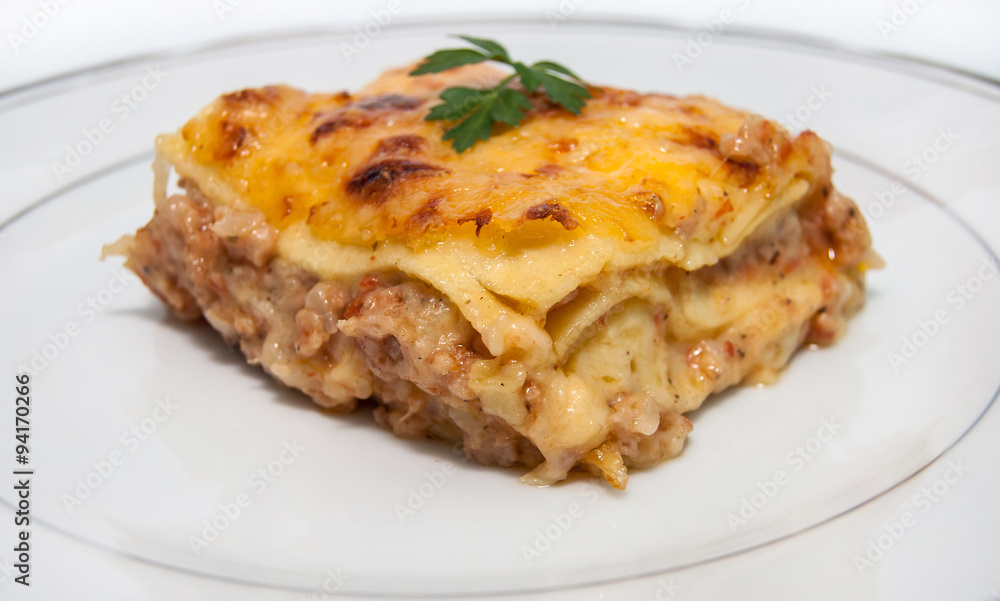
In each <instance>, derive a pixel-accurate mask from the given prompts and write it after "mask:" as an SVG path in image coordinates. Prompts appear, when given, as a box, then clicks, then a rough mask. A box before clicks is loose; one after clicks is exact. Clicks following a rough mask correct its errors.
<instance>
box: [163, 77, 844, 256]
mask: <svg viewBox="0 0 1000 601" xmlns="http://www.w3.org/2000/svg"><path fill="white" fill-rule="evenodd" d="M406 72H407V70H406V69H400V70H395V71H390V72H388V73H387V74H386V75H383V76H382V78H380V79H379V80H378V81H376V82H375V83H373V84H372V85H371V86H369V87H368V89H367V90H365V91H362V92H361V93H359V94H357V95H351V94H348V93H346V92H342V93H339V94H308V93H305V92H302V91H299V90H295V89H292V88H288V87H283V86H277V87H267V88H263V89H259V90H245V91H242V92H238V93H234V94H228V95H225V96H223V97H221V98H220V99H218V100H217V101H216V102H214V103H213V104H211V105H209V106H208V107H206V108H205V109H204V110H203V111H202V112H201V113H200V114H199V115H198V116H197V117H196V118H194V119H192V120H191V121H190V122H189V123H188V124H187V125H185V126H184V128H183V129H182V130H181V131H180V132H179V134H176V135H172V136H164V137H162V138H161V139H160V141H159V146H160V150H161V152H162V153H163V154H164V155H165V156H167V157H169V158H170V160H171V161H172V162H174V163H175V165H179V167H180V169H181V170H182V171H183V170H184V165H190V166H191V169H190V170H189V171H190V172H189V173H186V174H184V175H186V176H188V177H194V179H196V180H198V179H200V178H198V177H197V175H196V173H195V172H196V171H197V167H198V166H201V167H204V168H206V169H210V170H211V172H212V173H214V174H216V176H217V177H218V174H222V176H221V177H218V179H219V181H217V182H216V184H218V185H219V186H220V187H223V188H227V189H229V190H231V192H232V193H233V194H234V195H236V196H239V197H241V198H243V199H245V200H246V201H248V202H249V203H250V204H252V205H253V206H255V207H257V208H259V209H261V210H262V211H264V213H265V214H266V216H267V219H268V222H269V223H270V224H271V225H273V226H275V227H276V228H278V229H279V230H283V229H287V228H289V227H291V226H293V225H295V224H299V223H302V222H305V223H307V224H308V226H309V228H310V229H311V231H312V233H313V235H315V236H316V237H317V238H318V239H322V240H331V241H336V242H341V243H348V244H367V245H370V244H373V243H375V242H380V241H384V240H388V239H397V240H402V241H403V242H404V243H405V244H407V245H408V246H410V247H411V248H417V247H420V246H421V245H427V244H433V243H435V242H437V241H439V240H440V239H441V238H442V237H447V236H450V235H463V236H470V237H474V238H476V243H477V244H478V245H479V246H480V247H481V248H484V249H490V248H494V249H495V248H501V249H506V248H509V247H510V246H511V245H514V246H523V245H530V244H531V241H532V240H534V239H536V238H538V237H539V236H545V237H546V240H547V243H551V242H552V240H553V237H555V238H556V239H557V240H558V239H562V240H564V241H566V240H572V239H577V238H580V237H583V236H586V235H598V236H601V237H603V238H608V239H614V240H617V241H620V242H621V243H622V248H627V249H629V250H630V251H638V250H643V249H648V248H650V247H651V246H653V245H654V242H655V241H656V240H657V239H659V238H663V237H667V238H671V239H676V240H677V241H678V243H679V244H680V245H681V248H682V249H683V250H682V254H683V255H685V256H686V255H687V254H688V247H696V246H699V245H702V246H705V247H706V248H710V249H711V251H710V252H707V253H705V256H704V257H701V258H698V259H696V260H694V261H692V262H689V265H688V266H689V268H695V267H698V266H700V264H704V263H711V262H714V260H715V259H717V258H718V257H719V256H724V255H726V254H728V253H729V252H731V251H732V250H733V249H734V248H735V247H736V246H737V245H738V243H739V241H740V240H741V239H742V238H743V237H745V235H746V234H747V233H748V232H749V231H750V230H752V229H753V227H754V226H755V225H756V224H757V223H758V222H759V219H757V218H758V217H760V216H762V215H763V214H765V213H767V212H768V211H776V210H778V209H780V208H784V206H787V204H788V203H789V202H791V201H794V200H797V199H798V198H800V197H801V196H802V195H804V194H807V193H808V192H809V191H810V190H809V186H811V185H813V182H815V181H818V180H821V179H822V177H819V176H818V175H817V173H821V172H822V171H823V170H824V169H825V168H826V166H825V162H824V161H825V156H826V153H825V149H824V148H823V146H822V143H821V142H820V141H819V139H818V138H817V137H816V136H815V135H813V134H811V132H807V133H806V134H803V135H801V136H799V137H797V138H795V139H794V140H792V139H790V138H789V137H788V135H787V134H786V133H785V132H784V131H783V130H779V129H778V128H775V127H774V126H771V125H770V124H769V123H767V122H763V125H764V126H763V127H760V128H756V130H755V131H751V132H747V131H746V123H747V120H748V118H749V117H751V115H750V114H749V113H746V112H744V111H739V110H734V109H731V108H728V107H725V106H723V105H721V104H719V103H717V102H715V101H713V100H710V99H707V98H701V97H688V98H676V97H673V96H668V95H663V94H638V93H635V92H631V91H624V90H618V89H613V88H592V93H593V95H594V98H593V99H592V100H590V101H589V102H588V104H587V106H586V108H585V109H584V110H583V112H582V114H581V115H580V116H578V117H577V116H574V115H572V114H571V113H569V112H568V111H566V110H564V109H562V108H559V107H557V106H554V105H552V104H551V103H550V102H549V101H548V100H547V99H546V98H544V97H542V96H536V97H534V98H533V108H532V109H531V110H530V111H529V113H528V116H527V118H526V119H525V121H524V122H523V123H522V124H521V125H520V126H519V127H517V128H516V129H513V128H508V127H501V126H497V130H496V131H495V135H494V136H493V137H492V138H490V139H489V140H488V141H485V142H480V143H479V144H477V145H476V146H475V147H474V148H472V149H471V150H469V151H466V152H464V153H462V154H458V153H456V152H455V151H454V150H453V149H452V148H451V146H450V144H448V143H446V142H442V141H441V137H442V135H443V133H444V131H445V129H446V127H447V126H448V125H449V124H447V123H442V122H437V121H435V122H428V121H425V120H424V118H425V116H426V115H427V112H428V111H429V109H430V108H431V107H432V106H434V105H435V104H437V103H438V102H439V100H438V98H437V96H438V94H439V93H440V92H441V90H442V89H444V88H445V87H448V86H451V85H461V84H467V83H470V82H489V81H492V80H494V79H495V78H496V77H497V73H498V72H497V71H496V70H494V69H492V68H491V67H486V66H482V65H476V66H472V67H465V68H462V69H456V70H454V71H451V72H446V73H442V74H437V75H429V76H422V77H409V76H406ZM390 90H391V91H390ZM741 126H743V131H742V132H741ZM741 136H742V138H741ZM748 137H752V138H755V139H750V140H749V141H748V140H747V138H748ZM741 139H742V146H741ZM199 183H200V184H202V185H203V186H204V181H200V182H199ZM783 199H786V200H787V201H788V202H784V201H783ZM512 233H513V235H510V234H512Z"/></svg>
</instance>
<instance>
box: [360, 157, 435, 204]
mask: <svg viewBox="0 0 1000 601" xmlns="http://www.w3.org/2000/svg"><path fill="white" fill-rule="evenodd" d="M445 173H448V170H447V169H445V168H443V167H438V166H437V165H431V164H429V163H423V162H420V161H411V160H408V159H385V160H382V161H379V162H377V163H375V164H373V165H369V166H367V167H363V168H362V169H360V170H359V171H358V172H357V173H355V174H354V176H353V177H351V179H350V180H348V182H347V191H348V193H350V194H351V195H352V196H353V197H355V198H357V199H359V200H362V201H364V202H368V203H373V204H376V205H378V204H382V203H383V202H385V201H386V200H388V199H389V197H390V196H392V194H393V192H394V191H395V188H396V186H398V185H399V184H401V183H405V182H412V181H415V180H418V179H421V178H424V177H429V176H432V175H439V174H445Z"/></svg>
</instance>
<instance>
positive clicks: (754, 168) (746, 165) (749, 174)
mask: <svg viewBox="0 0 1000 601" xmlns="http://www.w3.org/2000/svg"><path fill="white" fill-rule="evenodd" d="M725 166H726V167H727V168H728V169H729V171H730V172H731V173H732V174H733V175H734V176H735V177H736V178H737V185H739V187H741V188H747V187H749V186H750V185H751V184H753V182H754V180H755V179H756V178H757V174H758V173H759V172H760V165H758V164H757V163H755V162H753V161H737V160H734V159H732V158H727V159H726V160H725ZM726 202H727V203H728V202H730V201H728V200H727V201H726ZM729 206H730V208H732V204H730V205H729Z"/></svg>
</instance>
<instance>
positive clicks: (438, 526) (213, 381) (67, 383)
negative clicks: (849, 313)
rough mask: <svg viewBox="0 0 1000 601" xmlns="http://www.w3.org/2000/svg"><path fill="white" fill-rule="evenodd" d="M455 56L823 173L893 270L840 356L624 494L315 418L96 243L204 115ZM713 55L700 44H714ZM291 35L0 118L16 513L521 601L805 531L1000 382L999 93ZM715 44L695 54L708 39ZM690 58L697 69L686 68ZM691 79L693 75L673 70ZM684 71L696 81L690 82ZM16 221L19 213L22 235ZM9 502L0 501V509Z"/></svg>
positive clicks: (559, 44) (849, 502) (319, 569)
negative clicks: (15, 395)
mask: <svg viewBox="0 0 1000 601" xmlns="http://www.w3.org/2000/svg"><path fill="white" fill-rule="evenodd" d="M448 33H471V34H476V35H482V36H484V37H492V38H497V39H500V40H502V41H503V42H504V43H506V44H507V45H508V46H509V47H510V49H511V50H512V52H513V53H514V55H516V56H517V57H526V58H529V59H540V58H551V59H554V60H559V61H564V62H566V63H567V64H569V65H571V66H572V67H573V68H574V69H576V70H578V71H579V72H580V73H581V74H583V75H584V76H585V77H586V78H587V79H588V80H590V81H594V82H600V83H606V84H611V85H615V86H621V87H632V88H637V89H641V90H651V91H665V92H670V93H674V94H691V93H702V94H706V95H709V96H713V97H716V98H719V99H720V100H722V101H723V102H725V103H727V104H731V105H735V106H740V107H744V108H747V109H750V110H753V111H756V112H759V113H762V114H764V115H768V116H770V117H772V118H777V119H780V120H782V121H783V122H785V123H786V124H787V125H788V126H789V127H791V128H792V129H802V128H810V129H814V130H815V131H817V132H818V133H819V134H820V135H821V136H823V137H824V138H826V139H827V140H829V141H830V142H831V143H832V144H833V145H834V147H835V148H836V153H835V160H834V163H835V167H836V169H837V173H836V175H835V182H836V185H837V186H838V187H839V188H840V189H841V190H843V191H844V192H846V193H847V194H849V195H851V196H853V197H854V198H856V199H857V200H858V201H859V205H860V206H861V208H862V210H863V212H864V213H865V214H866V216H868V218H869V223H870V224H871V228H872V231H873V233H874V238H875V243H876V247H877V249H878V250H879V252H880V253H881V254H882V255H883V256H884V258H885V259H886V262H887V267H886V268H885V269H883V270H881V271H877V272H873V273H871V274H870V278H869V295H868V304H867V306H866V308H865V309H864V310H863V311H862V312H861V313H860V314H859V315H858V316H857V317H855V318H854V319H852V321H851V322H850V326H849V331H848V333H847V335H846V336H845V337H844V338H843V340H841V341H840V342H839V343H838V344H837V345H835V346H834V347H832V348H830V349H826V350H820V351H808V352H802V353H800V354H799V355H798V356H796V357H795V359H794V360H793V362H792V364H791V366H790V367H789V368H788V370H787V371H786V372H785V373H784V374H783V376H782V378H781V379H780V381H779V382H778V383H777V384H775V385H773V386H769V387H766V388H743V389H738V390H735V391H732V392H728V393H726V394H724V395H721V396H720V397H718V398H715V399H713V400H711V401H709V402H708V403H707V404H706V405H705V407H703V408H702V409H701V410H699V411H697V412H696V413H695V414H693V415H691V416H690V417H691V419H692V421H693V423H694V427H695V429H694V432H693V433H692V434H691V437H690V439H689V442H688V445H687V447H686V449H685V451H684V453H683V455H682V456H681V457H680V458H678V459H675V460H672V461H668V462H667V463H664V464H662V465H660V466H658V467H656V468H654V469H649V470H644V471H640V470H635V471H634V473H633V475H632V479H631V481H630V483H629V487H628V490H627V491H624V492H619V491H614V490H610V489H609V488H607V487H606V486H603V485H600V483H598V482H596V481H595V482H588V481H585V480H581V479H576V480H573V481H570V482H567V483H564V484H562V485H559V486H554V487H549V488H535V487H532V486H526V485H523V484H521V483H520V482H519V481H518V476H519V475H520V474H521V472H520V471H516V470H504V469H495V468H484V467H480V466H476V465H471V464H469V463H467V462H465V461H464V460H463V459H462V458H461V457H460V455H458V454H456V453H455V452H453V450H452V449H450V448H449V447H448V446H446V445H442V444H438V443H432V442H411V441H403V440H399V439H396V438H394V437H392V436H391V435H389V434H388V433H387V432H385V431H382V430H381V429H379V428H378V427H377V426H375V424H374V423H373V420H372V418H371V414H370V412H369V411H361V412H359V413H357V414H355V415H352V416H348V417H343V416H333V415H327V414H325V413H323V412H322V411H320V410H318V409H316V408H315V407H314V406H313V405H312V404H311V402H310V401H309V400H308V399H307V398H306V397H305V396H303V395H302V394H300V393H298V392H296V391H293V390H288V389H285V388H282V387H280V386H278V385H277V384H275V383H274V382H273V381H272V380H271V379H270V378H268V377H267V376H265V375H264V374H263V373H262V372H260V371H259V370H258V369H255V368H251V367H248V366H246V365H245V363H244V361H243V358H242V357H241V356H240V355H239V354H238V353H234V352H232V351H231V350H230V349H228V348H227V347H226V345H225V344H224V343H223V342H222V341H221V339H219V337H218V336H217V335H216V334H215V333H214V332H213V331H211V330H210V328H208V327H207V326H205V325H203V324H201V325H188V324H182V323H180V322H179V321H177V320H176V319H173V318H171V317H169V316H168V315H167V314H166V312H165V310H164V308H163V306H162V305H161V304H160V302H159V301H158V300H156V298H155V297H153V295H152V294H150V293H149V292H148V291H147V290H146V289H145V288H144V287H143V286H142V285H141V284H140V283H139V282H138V280H137V279H136V278H135V277H133V276H132V275H131V274H128V273H123V271H122V268H121V266H120V262H119V260H109V261H106V262H99V261H98V255H99V252H100V248H101V245H102V244H103V243H106V242H111V241H113V240H115V239H116V238H118V237H119V236H120V235H121V234H123V233H126V232H131V231H133V230H134V229H135V228H136V227H137V226H140V225H142V224H143V223H145V222H146V220H147V219H148V218H149V216H150V214H151V211H152V201H151V198H150V197H151V185H152V174H151V171H150V169H149V162H150V160H151V156H152V155H151V152H150V150H149V149H150V148H151V146H152V140H153V137H154V135H155V134H156V133H158V132H163V131H170V130H173V129H175V128H177V127H179V126H180V125H181V124H182V123H183V122H184V121H185V120H186V119H187V118H188V117H190V116H191V115H193V114H194V113H195V111H197V110H198V109H199V108H200V107H201V106H203V105H204V104H206V103H208V102H209V101H210V100H212V99H213V98H215V97H216V96H217V95H219V94H220V93H222V92H225V91H230V90H235V89H239V88H243V87H250V86H258V85H263V84H268V83H275V82H284V83H289V84H292V85H295V86H299V87H304V88H307V89H310V90H326V91H329V90H338V89H344V88H346V89H356V88H358V87H359V86H360V85H362V84H363V83H365V82H366V81H367V80H369V79H370V78H372V77H373V76H374V75H375V74H377V73H378V72H379V71H381V70H382V69H384V68H386V67H389V66H393V65H396V64H398V63H400V62H401V61H402V62H405V61H408V60H410V59H413V60H416V59H418V58H419V57H421V56H423V55H425V54H427V53H428V52H429V51H431V50H433V49H436V48H440V47H442V46H443V45H445V44H449V43H451V42H447V41H446V39H445V35H446V34H448ZM706 36H707V37H706ZM353 38H354V34H353V33H352V34H350V35H346V34H332V33H324V34H308V35H306V34H303V35H296V36H284V37H279V38H274V39H270V40H265V41H257V42H253V43H245V44H240V45H231V46H225V47H219V48H214V49H209V50H205V51H202V52H199V53H195V54H188V55H182V56H175V57H168V58H164V59H163V60H160V61H154V62H144V61H134V62H129V63H126V64H122V65H119V66H115V67H113V68H106V69H100V70H96V71H93V72H89V73H85V74H81V75H77V76H74V77H70V78H67V79H65V80H61V81H58V82H55V83H53V84H46V85H44V86H39V87H36V88H31V89H28V90H26V91H21V92H18V93H16V94H8V95H6V96H5V97H2V98H0V131H2V132H3V134H4V137H5V139H7V140H17V143H16V144H5V145H4V146H3V147H2V148H0V165H2V168H0V169H2V171H0V183H2V184H3V187H4V189H5V190H7V191H8V199H12V200H10V201H9V202H7V203H6V204H5V205H4V207H3V210H4V211H5V213H4V214H3V215H4V217H8V218H9V219H8V221H7V222H6V224H5V225H4V226H3V228H2V230H0V281H3V282H4V286H3V288H2V291H0V298H2V299H3V309H4V310H3V311H2V312H0V323H2V324H3V328H2V331H3V332H4V336H5V344H4V345H3V347H2V350H0V364H2V365H3V366H4V369H5V371H6V372H7V373H12V372H14V371H15V370H17V369H18V367H19V366H25V367H28V368H30V369H31V370H33V371H34V372H35V375H34V376H33V378H32V395H33V396H32V398H33V401H32V402H33V404H32V414H31V416H32V422H33V428H34V429H33V430H32V437H31V441H32V447H31V466H32V467H35V468H36V469H37V470H38V471H37V476H36V478H35V490H34V496H33V508H32V509H33V514H34V516H35V517H36V518H37V519H39V520H41V521H42V522H44V523H47V524H49V525H51V526H53V527H56V528H58V529H60V530H62V531H64V532H66V533H69V534H71V535H74V536H76V537H78V538H79V539H82V540H84V541H87V542H90V543H92V544H94V545H98V546H102V547H104V548H108V549H112V550H115V551H118V552H121V553H123V554H127V555H130V556H134V557H139V558H143V559H145V560H148V561H151V562H155V563H157V564H161V565H163V566H167V567H170V568H176V569H182V570H187V571H193V572H197V573H201V574H205V575H208V576H212V577H218V578H225V579H230V580H238V581H242V582H247V583H256V584H265V585H270V586H277V587H286V588H290V589H296V590H303V591H309V590H314V589H316V588H317V587H319V586H321V585H322V584H323V582H324V580H327V582H330V580H329V578H330V576H329V575H330V574H337V575H338V579H342V580H343V583H342V585H338V586H339V588H338V590H339V592H341V593H345V594H347V593H352V594H357V595H362V596H364V595H404V596H405V595H417V594H434V595H450V596H463V595H472V594H499V593H518V592H526V591H532V590H543V589H556V588H567V587H578V586H585V585H588V584H594V583H598V582H609V581H615V580H622V579H628V578H632V577H636V576H639V575H648V574H656V573H663V572H667V571H670V570H672V569H676V568H679V567H681V566H688V565H692V564H695V563H699V562H705V561H710V560H713V559H717V558H720V557H724V556H727V555H732V554H735V553H740V552H744V551H747V550H750V549H754V548H756V547H759V546H761V545H764V544H767V543H769V542H773V541H776V540H779V539H781V538H784V537H787V536H790V535H793V534H795V533H798V532H801V531H802V530H804V529H807V528H810V527H812V526H815V525H817V524H819V523H822V522H824V521H826V520H829V519H831V518H833V517H834V516H837V515H839V514H841V513H844V512H847V511H850V510H851V509H852V508H854V507H857V506H858V505H860V504H863V503H865V502H866V501H868V500H870V499H872V498H874V497H875V496H877V495H879V494H880V493H882V492H884V491H886V490H888V489H889V488H891V487H893V486H894V485H896V484H898V483H899V482H901V481H903V480H905V479H906V478H908V477H909V476H911V475H912V474H914V473H915V472H917V471H918V470H920V469H921V468H922V467H924V466H926V465H927V464H928V463H929V462H931V461H933V460H934V459H935V458H936V457H938V456H939V455H940V454H941V453H942V452H943V451H944V450H946V449H947V448H949V447H950V446H951V445H953V444H954V443H955V442H956V441H957V440H958V439H959V438H961V437H962V435H963V434H964V433H965V432H966V431H967V430H968V429H969V428H970V427H972V426H973V425H974V424H975V423H976V421H977V420H978V418H979V417H980V416H981V415H982V413H983V412H984V411H985V410H986V409H987V408H988V407H989V406H990V404H991V402H992V400H993V398H994V397H995V394H996V390H997V385H998V383H1000V364H998V362H997V361H996V354H995V352H994V351H993V347H994V344H995V342H996V340H998V339H1000V320H998V319H996V307H998V306H1000V278H997V277H996V271H997V263H996V257H995V256H994V253H993V251H992V250H991V249H989V248H988V247H987V246H986V245H985V244H984V243H983V242H982V241H981V240H980V238H979V237H978V236H977V235H976V233H975V231H974V229H973V228H971V227H970V226H968V225H967V224H965V223H963V222H962V221H961V220H960V219H959V218H958V217H957V216H956V215H955V214H954V212H953V211H952V210H951V209H950V208H949V207H950V206H953V205H954V204H955V203H960V202H963V201H965V200H967V199H970V198H975V197H976V195H981V194H982V193H983V191H984V190H986V189H988V188H989V187H992V186H995V184H994V183H993V181H994V179H995V165H996V164H997V161H998V160H1000V148H998V144H997V142H996V139H995V133H996V129H997V128H996V126H997V124H998V123H1000V102H998V94H997V92H996V90H995V89H994V88H992V87H990V86H987V85H984V84H982V83H981V82H977V81H975V80H974V79H971V78H967V77H963V76H959V75H955V74H952V73H949V72H946V71H943V70H939V69H935V68H931V67H926V66H921V65H916V64H912V63H906V62H902V61H895V60H888V59H874V58H863V57H857V56H852V55H848V54H843V53H835V52H832V51H829V50H822V49H818V48H814V47H810V46H806V45H802V44H797V43H791V42H784V41H779V40H770V39H765V38H763V37H756V36H752V35H726V36H723V37H718V38H717V37H713V36H711V35H710V32H707V33H706V32H688V31H680V30H675V29H670V28H666V27H658V26H649V25H635V24H631V25H630V24H607V23H605V24H599V23H589V22H585V21H570V22H567V23H562V24H558V26H556V27H554V28H553V27H550V26H549V25H548V24H545V23H541V24H539V23H530V22H503V21H493V22H460V23H450V24H423V25H408V26H396V27H393V28H391V29H387V30H385V31H381V32H380V33H379V35H378V36H377V37H376V38H374V39H372V40H371V41H370V43H369V44H368V45H367V46H366V47H364V48H363V49H361V51H360V53H358V54H352V55H351V56H350V59H351V60H349V61H348V60H345V53H344V46H343V44H347V43H351V44H353V43H355V40H354V39H353ZM706 40H708V42H709V43H704V42H705V41H706ZM697 50H700V51H697ZM678 57H681V58H678ZM685 57H686V58H687V59H690V61H688V60H685ZM29 205H30V206H31V207H32V208H30V209H28V210H25V211H21V212H20V213H17V214H15V212H16V211H15V210H16V209H20V208H23V207H28V206H29ZM11 490H12V489H11V488H10V487H5V488H3V490H2V492H0V496H2V499H3V501H4V502H6V503H7V504H9V505H11V506H13V505H14V504H15V499H14V497H13V496H11Z"/></svg>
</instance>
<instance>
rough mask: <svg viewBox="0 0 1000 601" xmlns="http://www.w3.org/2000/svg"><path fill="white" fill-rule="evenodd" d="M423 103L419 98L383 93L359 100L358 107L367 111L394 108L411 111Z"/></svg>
mask: <svg viewBox="0 0 1000 601" xmlns="http://www.w3.org/2000/svg"><path fill="white" fill-rule="evenodd" d="M422 103H423V101H422V100H420V99H419V98H413V97H410V96H403V95H401V94H381V95H379V96H372V97H371V98H366V99H364V100H362V101H360V102H358V108H361V109H364V110H366V111H372V110H383V109H392V110H397V111H411V110H413V109H415V108H417V107H418V106H420V105H421V104H422Z"/></svg>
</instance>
